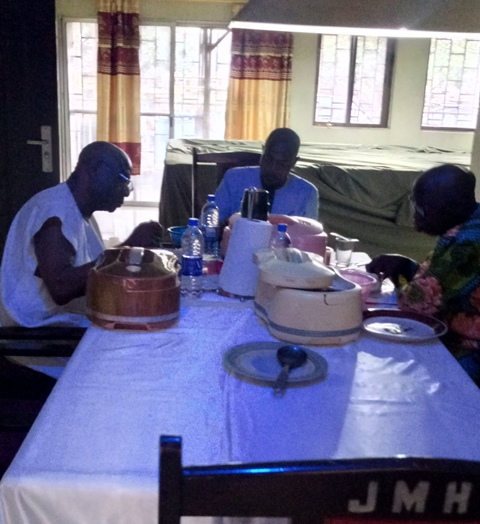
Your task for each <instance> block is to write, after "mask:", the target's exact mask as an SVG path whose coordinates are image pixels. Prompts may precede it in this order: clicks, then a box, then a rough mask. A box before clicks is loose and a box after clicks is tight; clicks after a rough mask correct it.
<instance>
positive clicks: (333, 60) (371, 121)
mask: <svg viewBox="0 0 480 524" xmlns="http://www.w3.org/2000/svg"><path fill="white" fill-rule="evenodd" d="M393 57H394V40H392V39H389V38H384V37H371V36H369V37H367V36H349V35H322V36H321V37H320V45H319V60H318V77H317V95H316V101H315V119H314V122H315V123H316V124H329V125H335V124H337V125H358V126H380V127H386V125H387V122H388V106H389V99H390V88H391V80H392V68H393Z"/></svg>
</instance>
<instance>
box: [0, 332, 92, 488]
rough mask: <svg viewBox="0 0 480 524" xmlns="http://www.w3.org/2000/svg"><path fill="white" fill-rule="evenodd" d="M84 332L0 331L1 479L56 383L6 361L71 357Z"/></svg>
mask: <svg viewBox="0 0 480 524" xmlns="http://www.w3.org/2000/svg"><path fill="white" fill-rule="evenodd" d="M85 331H86V329H85V328H79V327H51V326H47V327H40V328H25V327H1V328H0V478H1V477H2V475H3V474H4V472H5V471H6V469H7V468H8V466H9V465H10V462H11V461H12V459H13V457H14V456H15V454H16V452H17V451H18V449H19V448H20V446H21V444H22V442H23V440H24V439H25V437H26V436H27V433H28V431H29V430H30V428H31V426H32V425H33V423H34V422H35V419H36V417H37V415H38V413H39V412H40V410H41V409H42V407H43V404H44V403H45V401H46V400H47V398H48V395H49V394H50V392H51V390H52V388H53V386H54V385H55V379H53V378H51V377H48V376H46V375H43V374H42V373H37V372H35V371H33V370H31V369H29V368H27V367H24V366H18V365H16V364H13V363H11V362H10V361H8V360H7V359H5V358H4V357H5V356H42V357H54V356H61V357H68V356H71V355H72V353H73V351H74V350H75V348H76V347H77V345H78V343H79V342H80V339H81V338H82V336H83V334H84V333H85Z"/></svg>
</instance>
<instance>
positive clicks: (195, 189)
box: [191, 147, 262, 217]
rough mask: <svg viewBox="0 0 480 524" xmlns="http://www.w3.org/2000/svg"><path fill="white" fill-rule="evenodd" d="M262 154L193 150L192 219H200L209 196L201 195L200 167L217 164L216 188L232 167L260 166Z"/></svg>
mask: <svg viewBox="0 0 480 524" xmlns="http://www.w3.org/2000/svg"><path fill="white" fill-rule="evenodd" d="M261 156H262V154H261V153H259V152H255V151H225V152H217V153H200V152H199V151H198V149H197V148H196V147H194V148H192V208H191V210H192V215H191V216H192V217H198V216H199V214H200V211H201V209H202V205H203V204H204V203H205V201H206V198H207V195H202V194H200V191H199V188H200V184H199V165H200V164H216V170H215V177H216V179H215V187H218V185H219V184H220V182H221V181H222V179H223V175H224V174H225V172H226V171H228V170H229V169H231V168H232V167H240V166H258V165H259V163H260V157H261Z"/></svg>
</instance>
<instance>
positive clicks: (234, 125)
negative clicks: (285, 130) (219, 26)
mask: <svg viewBox="0 0 480 524" xmlns="http://www.w3.org/2000/svg"><path fill="white" fill-rule="evenodd" d="M292 48H293V35H292V33H279V32H274V31H251V30H247V29H233V30H232V64H231V70H230V84H229V88H228V97H227V110H226V129H225V138H227V139H240V140H242V139H243V140H264V139H265V137H266V136H268V135H269V133H270V132H271V131H272V130H273V129H275V128H277V127H288V125H289V119H290V111H289V105H290V104H289V102H290V82H291V79H292V74H291V71H292Z"/></svg>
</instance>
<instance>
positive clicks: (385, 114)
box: [312, 35, 397, 129]
mask: <svg viewBox="0 0 480 524" xmlns="http://www.w3.org/2000/svg"><path fill="white" fill-rule="evenodd" d="M323 36H324V35H319V36H318V40H317V62H316V65H317V67H316V75H315V95H314V104H313V119H312V125H313V126H315V127H353V128H360V127H361V128H373V129H380V128H388V126H389V121H390V104H391V96H392V83H393V71H394V67H395V54H396V48H397V39H396V38H391V37H387V49H386V54H385V75H384V78H383V96H382V110H381V118H380V123H378V124H364V123H361V124H357V123H352V122H350V119H351V114H352V104H353V91H354V84H355V62H356V54H357V41H358V37H359V35H349V36H350V38H351V39H352V45H351V47H350V67H349V72H348V95H347V102H346V103H347V110H346V118H345V120H346V122H317V121H316V120H315V114H316V111H317V93H318V82H319V74H320V55H321V50H322V37H323Z"/></svg>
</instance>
